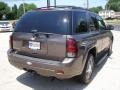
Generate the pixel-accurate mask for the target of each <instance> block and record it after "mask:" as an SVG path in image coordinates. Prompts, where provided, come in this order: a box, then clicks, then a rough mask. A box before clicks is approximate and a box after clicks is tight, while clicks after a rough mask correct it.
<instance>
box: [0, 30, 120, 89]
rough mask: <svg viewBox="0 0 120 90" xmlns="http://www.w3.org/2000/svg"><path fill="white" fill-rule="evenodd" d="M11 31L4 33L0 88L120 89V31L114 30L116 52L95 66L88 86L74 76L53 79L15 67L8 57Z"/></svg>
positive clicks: (0, 39) (1, 37) (1, 35)
mask: <svg viewBox="0 0 120 90" xmlns="http://www.w3.org/2000/svg"><path fill="white" fill-rule="evenodd" d="M10 34H11V33H10V32H8V33H0V90H120V59H119V58H120V31H113V34H114V36H115V40H114V45H113V54H112V55H111V56H110V57H109V58H107V59H106V60H105V61H104V62H103V63H102V64H101V65H100V66H98V67H97V68H96V69H95V71H94V76H93V80H92V82H91V83H90V84H89V85H86V86H85V85H83V84H80V83H79V82H77V81H76V80H74V79H69V80H54V81H51V78H46V77H42V76H39V75H32V74H30V73H27V72H24V71H22V70H18V69H16V68H14V67H13V66H11V65H10V64H9V62H8V59H7V49H8V48H9V44H8V43H9V36H10Z"/></svg>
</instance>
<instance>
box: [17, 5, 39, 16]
mask: <svg viewBox="0 0 120 90" xmlns="http://www.w3.org/2000/svg"><path fill="white" fill-rule="evenodd" d="M24 6H25V12H28V11H31V10H33V9H35V8H37V7H36V5H35V4H27V3H25V4H24ZM23 14H24V10H23V4H21V5H20V6H19V9H18V17H20V16H22V15H23Z"/></svg>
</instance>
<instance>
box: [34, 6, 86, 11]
mask: <svg viewBox="0 0 120 90" xmlns="http://www.w3.org/2000/svg"><path fill="white" fill-rule="evenodd" d="M54 8H63V9H64V8H67V9H83V10H87V9H85V8H82V7H76V6H65V5H59V6H49V7H40V8H37V9H35V10H39V9H54Z"/></svg>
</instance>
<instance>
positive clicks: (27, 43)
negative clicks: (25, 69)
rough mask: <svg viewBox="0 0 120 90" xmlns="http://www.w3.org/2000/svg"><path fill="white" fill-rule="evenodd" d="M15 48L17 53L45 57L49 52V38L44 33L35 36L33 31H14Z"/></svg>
mask: <svg viewBox="0 0 120 90" xmlns="http://www.w3.org/2000/svg"><path fill="white" fill-rule="evenodd" d="M13 48H14V49H15V50H16V51H17V53H19V54H22V55H27V56H33V57H43V58H44V57H45V55H46V54H47V38H46V36H45V35H44V34H41V35H40V37H37V38H34V37H33V34H32V33H18V32H16V33H14V34H13Z"/></svg>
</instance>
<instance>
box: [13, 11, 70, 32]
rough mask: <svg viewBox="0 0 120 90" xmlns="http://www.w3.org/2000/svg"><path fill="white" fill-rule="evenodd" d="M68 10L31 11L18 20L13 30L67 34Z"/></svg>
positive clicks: (68, 29)
mask: <svg viewBox="0 0 120 90" xmlns="http://www.w3.org/2000/svg"><path fill="white" fill-rule="evenodd" d="M70 14H71V12H69V11H32V12H29V13H27V14H25V15H24V16H23V17H22V18H21V19H20V21H18V23H17V25H16V28H15V32H27V33H31V32H32V31H33V30H37V31H38V32H43V33H55V34H69V33H70V28H69V27H70V26H69V23H70Z"/></svg>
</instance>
